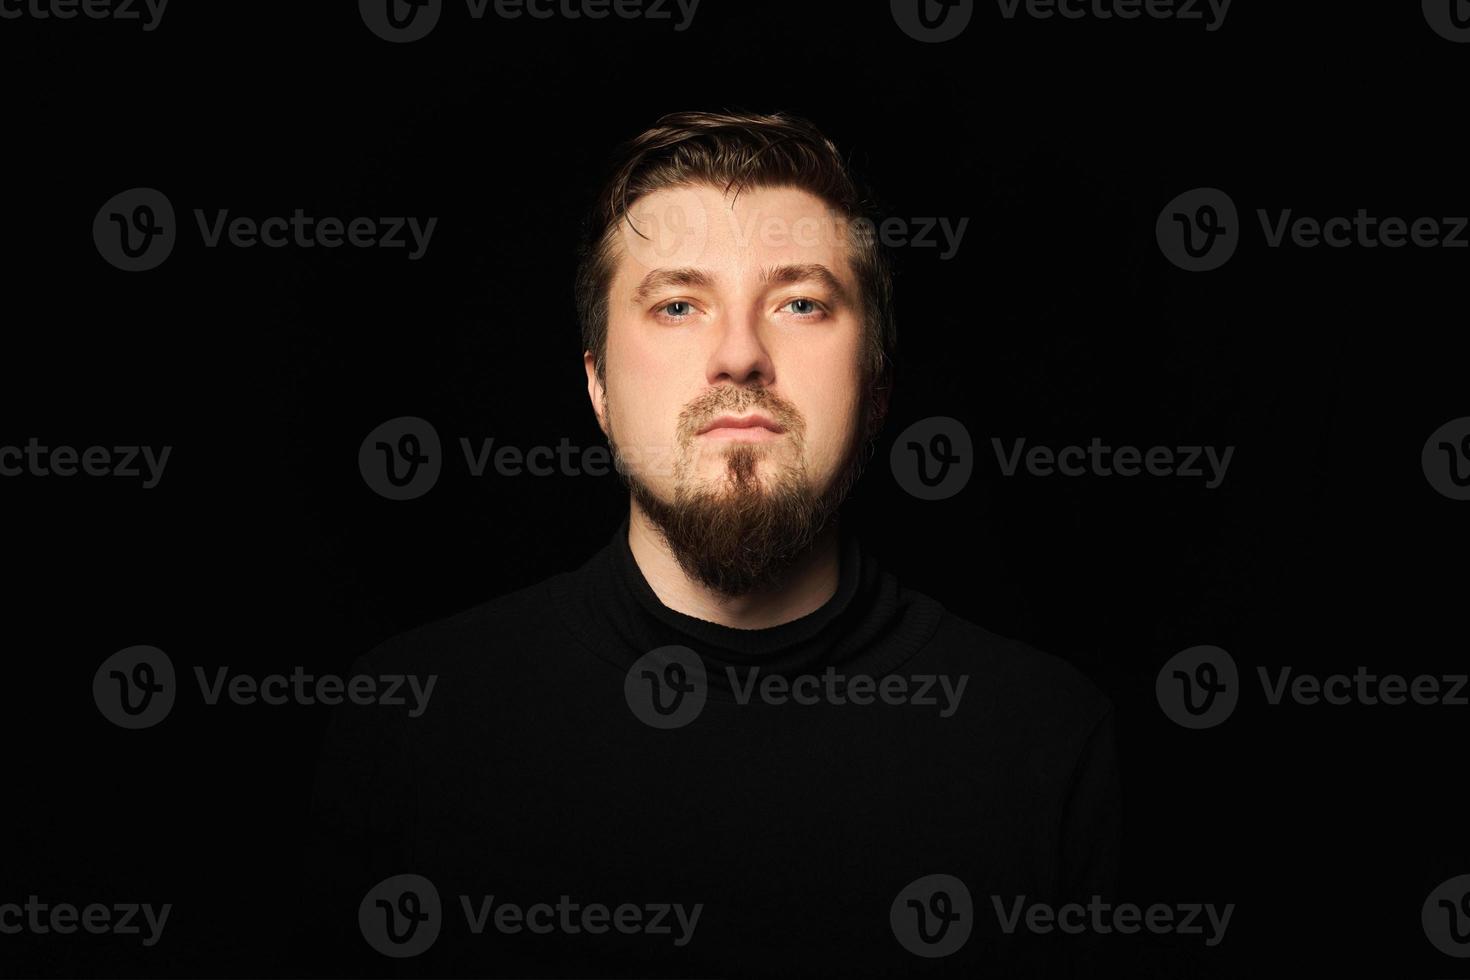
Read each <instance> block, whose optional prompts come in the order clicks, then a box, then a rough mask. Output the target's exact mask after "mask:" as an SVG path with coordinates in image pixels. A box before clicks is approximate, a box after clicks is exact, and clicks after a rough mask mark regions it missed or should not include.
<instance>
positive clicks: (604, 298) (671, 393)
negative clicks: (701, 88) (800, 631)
mask: <svg viewBox="0 0 1470 980" xmlns="http://www.w3.org/2000/svg"><path fill="white" fill-rule="evenodd" d="M872 230H873V225H872V224H871V221H870V219H869V216H868V215H867V213H866V205H865V203H864V201H863V199H862V196H861V193H860V192H859V190H858V188H857V186H856V184H855V182H854V180H853V178H852V176H851V175H850V174H849V173H848V171H847V169H846V166H845V164H844V162H843V160H842V157H841V155H840V154H839V153H838V151H837V149H836V147H834V146H833V145H832V143H831V142H830V141H829V140H828V139H826V137H824V136H822V135H821V134H820V133H819V132H818V131H817V130H816V129H815V128H814V127H813V126H812V125H811V124H810V123H807V122H805V121H802V120H799V119H794V118H791V117H788V116H783V115H773V116H767V115H747V114H712V113H679V114H675V115H670V116H665V117H664V118H663V119H661V120H659V122H658V125H657V126H655V128H653V129H651V130H649V131H648V132H646V133H644V134H643V135H641V136H639V137H638V138H637V139H635V140H633V141H632V142H631V143H630V144H628V145H627V146H626V147H625V148H624V150H623V157H622V160H621V162H620V165H619V166H618V168H617V170H616V171H615V173H614V175H613V177H612V179H611V180H610V181H609V183H608V185H607V187H606V188H605V189H604V191H603V193H602V196H601V197H600V199H599V201H598V205H597V208H596V210H595V212H594V213H593V215H592V221H591V225H590V226H589V229H588V236H587V240H586V243H585V245H584V248H583V253H582V260H581V265H580V268H579V270H578V278H577V307H578V314H579V316H580V318H581V323H582V340H583V348H584V355H583V359H584V361H585V365H586V371H587V392H588V395H589V397H590V398H591V400H592V405H593V409H594V411H595V412H596V413H597V416H598V422H599V424H600V425H601V426H602V430H603V432H604V433H605V434H606V435H607V437H608V441H609V444H610V445H611V446H612V449H613V452H614V454H615V457H616V459H617V462H618V471H619V473H620V474H622V476H623V479H624V480H625V481H626V482H627V483H628V486H629V489H630V490H631V492H632V494H633V500H634V504H635V506H637V507H639V508H641V509H642V511H643V512H644V513H645V514H646V515H647V517H648V518H649V521H650V523H652V524H653V525H654V526H655V527H656V528H658V529H659V530H660V531H661V532H662V534H663V536H664V537H665V539H667V541H668V542H669V545H670V548H671V551H672V552H673V554H674V556H675V557H676V558H677V559H678V561H679V563H680V565H681V567H683V568H684V570H685V572H686V573H687V574H689V575H691V576H692V577H694V578H696V579H698V580H699V581H701V582H703V583H704V584H705V585H706V586H708V587H709V588H712V589H715V590H717V591H719V592H721V593H724V594H726V595H742V594H745V593H748V592H751V591H754V590H758V589H762V588H766V587H769V586H771V585H773V584H775V583H776V582H777V581H778V580H779V578H780V575H781V573H782V571H783V570H784V569H785V568H786V567H788V566H789V564H790V563H791V562H792V561H793V560H794V559H796V558H797V557H799V556H800V555H801V554H802V553H803V552H805V551H806V550H807V549H808V548H809V547H810V546H811V544H812V543H813V542H814V541H815V540H816V539H817V537H818V536H819V535H820V534H821V532H822V531H823V530H824V529H825V528H826V527H827V526H828V525H829V523H830V522H831V520H832V518H833V517H834V516H835V514H836V511H837V508H838V506H839V505H840V504H841V502H842V500H843V498H844V497H845V496H846V494H847V492H848V490H849V489H850V488H851V486H852V484H853V482H855V481H856V479H857V477H858V475H859V473H860V472H861V470H862V467H863V465H864V463H865V462H866V460H867V457H868V455H869V454H870V452H871V449H872V442H873V440H874V438H876V436H877V434H878V430H879V428H880V427H881V425H882V421H883V417H884V415H885V413H886V411H887V396H888V391H889V388H890V386H891V380H892V350H893V345H894V326H893V317H892V306H891V292H892V285H891V276H890V272H889V269H888V265H887V261H886V258H885V256H884V255H883V253H882V250H881V246H880V245H879V243H878V242H877V240H876V237H875V235H874V234H873V233H872ZM722 419H724V420H725V421H729V422H733V423H735V424H734V425H728V426H726V425H719V424H718V423H719V422H720V420H722ZM751 423H756V424H753V425H752V424H751Z"/></svg>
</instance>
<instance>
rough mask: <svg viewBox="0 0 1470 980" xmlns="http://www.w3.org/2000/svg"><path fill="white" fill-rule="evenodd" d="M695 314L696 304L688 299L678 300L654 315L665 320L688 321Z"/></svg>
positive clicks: (658, 308)
mask: <svg viewBox="0 0 1470 980" xmlns="http://www.w3.org/2000/svg"><path fill="white" fill-rule="evenodd" d="M693 312H694V304H693V303H691V302H689V301H688V300H687V299H676V300H672V301H670V302H668V303H664V304H663V305H662V306H659V307H657V308H656V309H655V310H654V314H655V315H657V316H658V317H659V318H660V319H663V320H687V319H688V318H689V316H690V315H691V314H692V313H693Z"/></svg>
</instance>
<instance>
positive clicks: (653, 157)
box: [576, 112, 896, 390]
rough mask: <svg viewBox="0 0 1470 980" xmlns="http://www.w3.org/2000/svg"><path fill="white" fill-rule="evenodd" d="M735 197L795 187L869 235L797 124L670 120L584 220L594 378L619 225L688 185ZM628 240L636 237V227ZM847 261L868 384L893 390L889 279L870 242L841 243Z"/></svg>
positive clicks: (845, 177) (640, 142)
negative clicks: (643, 201)
mask: <svg viewBox="0 0 1470 980" xmlns="http://www.w3.org/2000/svg"><path fill="white" fill-rule="evenodd" d="M700 183H706V184H715V185H717V186H718V185H721V184H723V185H724V187H725V191H726V193H728V192H730V191H731V190H732V189H733V190H734V191H735V192H736V193H737V195H738V193H739V191H740V190H741V189H743V188H747V187H750V188H758V187H795V188H797V189H800V190H803V191H806V192H807V193H809V194H812V195H813V196H815V197H818V198H820V199H821V200H823V201H824V202H825V203H826V204H827V205H828V207H830V208H832V209H834V210H835V211H837V212H838V213H839V214H840V215H841V216H842V217H843V218H844V219H846V221H847V223H848V224H847V227H848V228H850V229H851V228H860V229H868V230H869V231H870V230H871V229H872V228H873V227H874V226H875V225H874V215H873V214H872V204H871V201H870V199H869V198H868V197H867V195H866V193H865V192H864V191H863V190H862V189H861V188H860V187H859V185H858V182H857V180H856V178H855V177H854V176H853V174H852V173H851V172H850V171H849V169H848V167H847V164H846V162H845V161H844V160H843V158H842V154H841V153H839V152H838V150H837V147H836V146H835V145H834V144H833V143H832V141H831V140H829V139H828V138H827V137H826V136H824V135H823V134H822V133H821V131H819V130H818V129H817V128H816V126H814V125H812V123H810V122H808V121H807V120H805V119H801V118H798V117H796V116H791V115H787V114H785V113H774V114H757V113H747V112H676V113H671V114H669V115H666V116H664V117H662V118H661V119H659V120H658V122H657V123H655V124H654V126H653V128H652V129H649V130H647V131H646V132H644V133H643V134H641V135H640V136H638V137H636V138H634V139H633V140H630V141H629V142H627V143H625V144H623V146H621V147H620V148H619V150H618V153H617V156H616V165H615V167H614V169H613V174H612V177H611V178H610V179H609V180H608V181H607V183H606V185H604V187H603V189H602V192H601V193H600V194H599V195H598V198H597V202H596V205H595V206H594V208H593V211H592V213H591V214H590V215H589V216H588V219H587V223H586V226H585V227H584V230H583V238H582V245H581V249H580V251H579V255H578V265H577V283H576V300H577V316H578V319H579V320H580V321H581V325H582V349H583V350H586V351H591V352H592V355H593V358H594V360H595V363H596V370H597V376H598V377H599V378H605V373H604V370H605V368H606V363H607V361H606V359H607V322H608V291H609V288H610V287H611V285H612V277H613V255H614V252H613V249H614V247H615V245H616V244H617V240H618V225H619V223H620V222H622V221H625V220H626V221H628V223H629V226H630V227H632V220H631V218H630V217H629V208H630V207H632V205H633V204H634V203H636V202H637V201H638V200H639V199H640V198H642V197H643V196H644V195H646V194H650V193H653V192H654V191H657V190H662V189H665V188H672V187H681V186H689V185H691V184H700ZM634 231H635V233H637V234H639V235H640V237H643V236H642V233H641V232H638V231H637V229H636V227H635V228H634ZM849 239H850V241H851V245H852V252H851V261H852V267H853V272H854V274H855V275H856V277H857V280H858V291H859V294H860V296H861V299H862V305H863V325H864V330H865V343H864V346H863V356H862V365H861V367H862V369H863V372H864V380H865V383H866V384H869V385H872V386H874V388H875V390H876V389H878V388H886V387H888V385H889V384H890V382H891V377H892V369H893V353H894V349H895V347H896V327H895V324H894V316H893V273H892V269H891V266H890V265H889V260H888V256H887V254H886V253H885V252H884V249H883V246H882V244H881V243H880V242H879V241H878V237H877V236H876V235H875V234H872V233H866V234H864V233H857V234H851V235H849Z"/></svg>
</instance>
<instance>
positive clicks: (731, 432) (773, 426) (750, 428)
mask: <svg viewBox="0 0 1470 980" xmlns="http://www.w3.org/2000/svg"><path fill="white" fill-rule="evenodd" d="M785 431H786V429H785V428H784V427H783V426H781V425H779V424H777V423H776V422H774V421H773V420H771V419H769V418H767V417H766V416H764V415H747V416H744V417H743V418H737V417H735V416H734V415H721V416H719V417H718V418H714V419H711V420H710V421H709V422H708V423H706V424H705V426H704V428H702V429H700V430H699V432H697V433H696V435H701V436H712V437H714V438H716V439H736V440H741V441H745V442H754V441H759V440H763V439H774V438H776V437H777V436H779V435H781V434H782V433H784V432H785Z"/></svg>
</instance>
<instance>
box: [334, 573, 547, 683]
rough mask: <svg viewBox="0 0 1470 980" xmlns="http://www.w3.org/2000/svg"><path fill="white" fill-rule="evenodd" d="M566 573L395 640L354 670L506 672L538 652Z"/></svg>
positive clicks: (364, 658)
mask: <svg viewBox="0 0 1470 980" xmlns="http://www.w3.org/2000/svg"><path fill="white" fill-rule="evenodd" d="M564 574H565V573H561V574H559V575H553V576H551V577H549V578H546V579H542V580H541V581H539V582H535V583H532V584H530V585H526V586H523V587H521V588H519V589H516V590H515V591H513V592H507V593H505V594H503V595H500V596H497V597H495V598H493V599H490V600H487V601H485V602H482V603H480V604H478V605H475V606H472V607H470V608H468V609H464V610H461V611H460V612H457V613H454V614H452V615H449V616H445V617H441V618H439V619H436V620H431V621H429V622H427V623H424V624H423V625H420V626H416V627H413V628H411V629H408V630H404V631H402V632H400V633H397V634H395V635H393V636H390V637H388V638H387V639H385V640H384V641H383V642H381V643H379V644H378V645H377V646H376V647H374V648H373V649H372V650H370V651H368V652H367V653H365V654H363V655H362V656H360V657H359V658H358V659H357V660H356V661H355V662H354V663H353V666H352V671H353V673H363V674H384V673H411V672H421V673H422V672H436V673H451V674H453V673H457V672H460V671H464V670H470V669H474V668H475V667H477V666H480V665H485V664H489V663H494V664H495V667H496V669H499V670H503V669H505V668H506V667H509V666H511V664H512V663H513V662H514V654H516V653H517V652H520V651H525V650H530V649H534V648H535V647H536V645H537V638H538V634H541V633H543V632H544V631H545V630H546V628H547V624H548V623H550V622H552V621H553V611H552V610H553V607H554V605H555V604H554V602H553V600H552V598H551V593H550V588H551V587H552V585H553V584H554V583H555V582H556V581H557V580H558V579H560V578H561V577H562V575H564Z"/></svg>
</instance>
